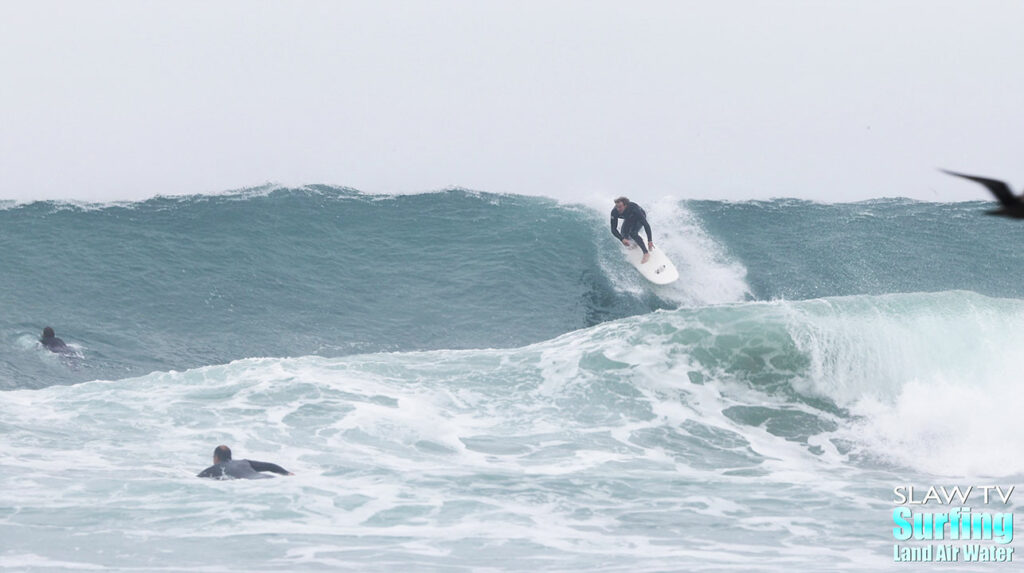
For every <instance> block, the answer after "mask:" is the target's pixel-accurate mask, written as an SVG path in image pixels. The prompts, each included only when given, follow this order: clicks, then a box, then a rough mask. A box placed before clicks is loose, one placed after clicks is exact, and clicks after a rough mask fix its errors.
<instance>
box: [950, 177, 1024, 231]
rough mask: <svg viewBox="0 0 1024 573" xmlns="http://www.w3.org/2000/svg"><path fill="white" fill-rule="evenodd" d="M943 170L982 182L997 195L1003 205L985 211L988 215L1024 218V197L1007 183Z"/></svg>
mask: <svg viewBox="0 0 1024 573" xmlns="http://www.w3.org/2000/svg"><path fill="white" fill-rule="evenodd" d="M942 172H943V173H948V174H950V175H956V176H957V177H963V178H964V179H970V180H971V181H974V182H976V183H981V184H982V185H984V186H985V187H986V188H987V189H988V190H989V191H991V192H992V194H993V195H995V196H996V199H999V203H1000V205H1001V207H1000V208H998V209H993V210H991V211H985V214H986V215H1000V216H1003V217H1011V218H1013V219H1024V201H1022V200H1021V199H1022V198H1024V197H1018V196H1016V195H1014V194H1013V191H1010V186H1009V185H1007V184H1006V183H1003V182H1002V181H997V180H995V179H986V178H985V177H977V176H975V175H964V174H963V173H956V172H955V171H946V170H945V169H942Z"/></svg>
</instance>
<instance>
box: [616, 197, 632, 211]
mask: <svg viewBox="0 0 1024 573" xmlns="http://www.w3.org/2000/svg"><path fill="white" fill-rule="evenodd" d="M626 207H629V199H627V198H626V197H619V198H618V199H616V200H615V210H617V211H618V212H619V213H621V212H623V211H625V210H626Z"/></svg>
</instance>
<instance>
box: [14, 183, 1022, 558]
mask: <svg viewBox="0 0 1024 573" xmlns="http://www.w3.org/2000/svg"><path fill="white" fill-rule="evenodd" d="M635 199H636V200H637V201H638V202H639V203H640V204H641V205H643V206H644V207H645V209H646V210H647V212H648V214H649V216H650V221H651V224H652V227H653V230H654V235H655V236H654V240H655V244H656V245H657V248H661V249H663V250H664V251H665V252H666V253H667V254H668V255H669V256H670V257H671V258H672V259H673V260H674V261H675V262H676V264H677V266H678V268H679V270H680V274H681V275H682V279H681V280H680V281H679V282H678V283H676V284H674V285H670V286H667V287H655V286H653V285H650V284H649V283H646V282H645V281H644V280H643V279H642V278H641V277H640V276H639V275H638V274H637V273H636V272H635V270H634V269H632V267H630V266H629V265H628V264H626V263H625V261H624V259H623V256H622V252H621V249H620V247H619V246H618V244H617V243H616V242H615V241H614V239H613V238H612V237H611V234H610V232H609V229H608V225H609V223H608V213H609V211H610V210H611V205H610V204H608V205H605V204H603V203H598V204H594V205H582V204H569V203H565V202H559V201H556V200H554V199H548V198H541V197H527V196H516V195H497V194H488V193H482V192H473V191H467V190H449V191H444V192H434V193H424V194H418V195H400V196H371V195H364V194H361V193H359V192H357V191H355V190H351V189H342V188H334V187H327V186H310V187H304V188H301V189H286V188H277V187H267V188H261V189H253V190H247V191H244V192H234V193H227V194H222V195H210V196H189V197H170V198H168V197H158V198H154V199H150V200H146V201H142V202H135V203H123V204H121V203H118V204H103V205H93V204H80V203H74V202H34V203H13V202H7V203H2V202H0V569H4V570H27V571H63V570H76V571H77V570H115V571H157V570H159V571H281V570H288V571H395V570H402V571H537V570H544V571H621V572H634V571H792V570H807V571H878V570H889V569H891V570H901V571H911V570H920V569H923V568H927V570H928V571H945V570H950V571H971V570H977V571H989V570H1011V569H1012V568H1013V567H1015V564H1013V563H1011V564H991V563H973V564H972V563H962V562H961V563H954V564H950V565H944V564H942V563H927V564H921V563H918V564H913V563H911V564H904V563H894V562H893V544H894V541H893V531H892V530H893V519H892V511H893V508H894V503H893V488H895V487H900V486H907V485H914V486H916V487H917V488H920V489H927V488H928V487H929V486H931V485H936V486H938V485H946V486H953V485H961V486H969V485H975V486H986V485H1000V486H1003V487H1004V488H1005V487H1006V486H1010V485H1014V484H1016V483H1020V482H1021V481H1022V477H1024V456H1022V455H1021V452H1024V436H1022V433H1021V432H1020V431H1019V429H1018V427H1017V425H1018V423H1019V419H1020V417H1021V415H1022V413H1024V391H1022V390H1021V386H1020V384H1021V373H1020V368H1019V360H1018V358H1017V357H1018V351H1022V350H1024V273H1022V269H1024V251H1022V249H1021V248H1020V247H1021V246H1022V245H1024V225H1021V224H1019V223H1018V222H1014V221H1009V220H1003V219H1000V218H995V217H987V216H984V215H983V214H982V212H983V211H984V210H985V209H986V208H988V206H989V205H988V204H987V203H985V202H976V203H954V204H941V203H926V202H918V201H911V200H904V199H878V200H872V201H866V202H860V203H853V204H819V203H814V202H808V201H798V200H784V199H780V200H772V201H749V202H719V201H702V200H681V199H678V198H672V197H664V198H658V197H652V198H641V197H635ZM44 326H52V327H53V328H54V329H55V330H56V332H57V335H58V336H59V337H61V338H63V339H64V340H65V341H66V342H67V343H68V344H69V345H70V346H71V349H72V352H71V353H69V354H66V355H58V354H53V353H50V352H49V351H47V350H45V349H44V348H42V346H41V345H40V344H39V343H38V337H39V335H40V333H41V331H42V329H43V327H44ZM218 444H227V445H229V446H231V448H232V449H233V450H234V453H235V457H236V458H249V459H254V460H261V461H269V462H274V463H277V464H280V465H282V466H284V467H285V468H287V469H288V470H290V471H292V472H294V473H295V475H294V476H288V477H279V478H276V479H272V480H253V481H244V480H239V481H213V480H202V479H197V478H196V477H195V474H196V473H198V472H199V471H201V470H202V469H204V468H205V467H207V466H208V465H210V463H211V454H212V451H213V448H214V447H215V446H217V445H218ZM1019 495H1022V496H1024V492H1021V493H1020V494H1019ZM918 497H920V494H918ZM1017 505H1018V504H1017V501H1016V498H1012V499H1011V501H1010V503H1009V504H1007V505H1002V504H1000V505H999V506H992V507H990V508H988V509H986V507H985V506H976V507H975V510H976V511H982V510H987V511H1005V512H1012V511H1014V510H1015V507H1017ZM938 510H939V509H938V508H936V509H934V511H938ZM987 543H991V542H987ZM1011 547H1012V545H1011Z"/></svg>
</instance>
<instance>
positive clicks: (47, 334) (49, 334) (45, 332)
mask: <svg viewBox="0 0 1024 573" xmlns="http://www.w3.org/2000/svg"><path fill="white" fill-rule="evenodd" d="M54 336H57V335H56V334H54V333H53V329H52V328H50V327H49V326H47V327H46V328H44V329H43V338H53V337H54Z"/></svg>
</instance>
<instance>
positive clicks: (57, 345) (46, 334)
mask: <svg viewBox="0 0 1024 573" xmlns="http://www.w3.org/2000/svg"><path fill="white" fill-rule="evenodd" d="M39 343H40V344H42V345H43V346H45V347H46V349H47V350H49V351H50V352H59V353H61V354H64V353H67V352H71V348H69V347H68V345H67V344H64V341H63V340H61V339H59V338H57V335H56V334H55V333H54V332H53V329H52V328H50V327H49V326H47V327H46V328H44V329H43V337H42V338H40V339H39Z"/></svg>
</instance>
